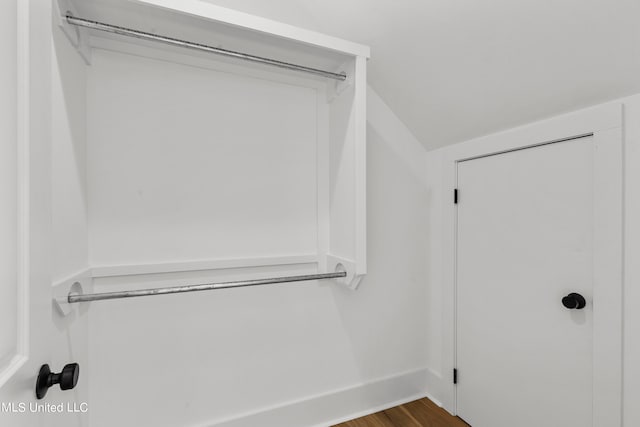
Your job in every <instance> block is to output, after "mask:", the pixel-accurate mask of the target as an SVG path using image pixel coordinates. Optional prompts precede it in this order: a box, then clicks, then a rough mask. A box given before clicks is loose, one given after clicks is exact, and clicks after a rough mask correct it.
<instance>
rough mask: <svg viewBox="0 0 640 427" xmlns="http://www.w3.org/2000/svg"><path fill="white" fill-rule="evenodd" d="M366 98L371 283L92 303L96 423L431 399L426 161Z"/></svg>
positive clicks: (181, 420) (296, 412) (288, 420)
mask: <svg viewBox="0 0 640 427" xmlns="http://www.w3.org/2000/svg"><path fill="white" fill-rule="evenodd" d="M368 97H369V99H368V117H369V120H368V124H369V126H368V157H367V168H368V177H367V178H368V183H367V185H368V192H367V196H368V206H367V209H368V251H369V256H368V262H369V273H368V275H367V276H366V277H365V279H364V280H363V281H362V283H361V285H360V288H359V289H358V290H357V291H355V292H354V291H350V290H347V289H345V288H343V287H340V286H338V285H335V284H329V283H323V284H316V283H307V284H290V285H279V286H271V287H259V288H251V289H239V290H227V291H217V292H214V293H207V294H190V295H180V296H173V297H171V296H169V297H158V298H150V299H133V300H128V301H127V300H123V301H106V302H103V303H94V304H92V305H91V308H90V310H91V316H90V360H91V368H90V380H89V381H90V385H91V426H92V427H101V426H113V425H120V426H140V425H154V426H158V427H162V426H175V425H181V426H196V425H202V426H210V425H225V426H255V425H264V426H269V425H274V426H276V425H277V426H280V425H296V426H298V425H299V426H303V425H315V424H317V425H323V424H326V423H328V422H329V421H330V420H338V419H342V418H349V417H351V416H353V415H356V414H357V413H360V412H362V411H368V410H372V409H375V408H378V407H380V406H381V405H383V406H384V405H389V404H392V403H394V402H395V401H402V400H407V399H413V398H417V397H420V396H422V395H424V393H425V390H424V384H425V375H426V371H425V370H424V368H425V365H426V360H427V357H426V356H427V346H426V341H425V335H424V324H425V323H426V322H427V319H428V313H427V311H426V310H425V299H426V298H427V295H426V288H425V286H424V283H425V281H426V276H427V267H428V266H427V265H426V264H425V262H424V259H425V256H424V254H425V252H426V250H427V244H428V243H427V242H428V240H427V239H428V235H427V233H426V228H425V225H426V224H425V222H424V217H425V215H426V213H427V197H426V192H425V181H424V171H423V168H422V165H423V164H424V161H425V158H424V156H425V152H424V150H423V148H422V146H421V145H420V144H419V142H418V141H417V140H416V139H415V138H414V137H413V136H412V135H411V134H410V133H409V132H408V131H407V129H406V128H405V127H404V126H403V125H402V124H401V123H400V121H399V120H398V119H397V118H396V117H395V116H394V115H393V113H392V112H391V111H390V110H389V109H388V108H387V107H386V105H385V104H384V103H383V102H382V101H381V100H380V98H379V97H378V96H377V95H376V93H375V92H373V91H371V90H370V91H369V93H368ZM242 274H243V272H242V271H239V272H237V275H238V276H239V277H241V276H242ZM189 277H190V278H192V279H193V278H195V277H197V273H194V274H191V275H190V276H189ZM147 280H149V281H150V282H153V281H154V280H155V282H154V283H158V280H159V279H158V278H157V277H156V278H153V277H152V278H148V279H147ZM116 283H117V282H116ZM113 284H114V282H113V281H112V282H107V281H104V280H103V281H102V282H100V281H98V282H97V283H96V287H97V288H96V290H100V289H101V286H104V287H109V286H110V285H113ZM104 287H103V288H102V289H105V288H104Z"/></svg>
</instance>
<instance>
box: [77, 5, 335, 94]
mask: <svg viewBox="0 0 640 427" xmlns="http://www.w3.org/2000/svg"><path fill="white" fill-rule="evenodd" d="M65 17H66V19H67V22H68V23H69V24H71V25H76V26H78V27H84V28H90V29H92V30H98V31H105V32H107V33H113V34H119V35H121V36H128V37H135V38H138V39H142V40H151V41H156V42H161V43H165V44H169V45H172V46H178V47H185V48H188V49H195V50H200V51H204V52H209V53H215V54H217V55H223V56H228V57H231V58H237V59H242V60H244V61H250V62H256V63H259V64H265V65H271V66H274V67H279V68H285V69H287V70H293V71H300V72H303V73H309V74H315V75H317V76H322V77H327V78H330V79H336V80H341V81H344V80H346V79H347V75H346V74H345V73H332V72H331V71H325V70H320V69H318V68H311V67H305V66H304V65H298V64H291V63H289V62H284V61H278V60H276V59H271V58H265V57H262V56H256V55H250V54H248V53H242V52H236V51H233V50H228V49H222V48H219V47H214V46H209V45H206V44H202V43H195V42H190V41H187V40H181V39H176V38H173V37H167V36H160V35H157V34H153V33H147V32H145V31H139V30H133V29H131V28H125V27H119V26H117V25H111V24H105V23H104V22H98V21H91V20H89V19H84V18H78V17H76V16H73V15H71V14H67V15H66V16H65Z"/></svg>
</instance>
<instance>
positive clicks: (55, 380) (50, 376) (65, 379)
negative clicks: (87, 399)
mask: <svg viewBox="0 0 640 427" xmlns="http://www.w3.org/2000/svg"><path fill="white" fill-rule="evenodd" d="M79 375H80V365H78V364H77V363H69V364H67V365H65V367H64V368H62V372H60V373H59V374H54V373H53V372H51V369H49V365H42V367H41V368H40V372H39V373H38V379H37V381H36V397H37V398H38V399H42V398H43V397H44V396H45V395H46V394H47V391H48V390H49V387H51V386H53V385H54V384H60V389H61V390H71V389H72V388H74V387H75V386H76V384H78V376H79Z"/></svg>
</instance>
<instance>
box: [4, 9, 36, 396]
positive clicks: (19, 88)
mask: <svg viewBox="0 0 640 427" xmlns="http://www.w3.org/2000/svg"><path fill="white" fill-rule="evenodd" d="M30 7H31V5H30V2H28V1H17V2H16V9H17V14H16V15H17V16H16V22H17V34H16V38H17V49H16V58H15V60H16V80H17V85H16V113H17V114H16V116H17V127H16V141H15V143H16V145H17V150H16V151H17V158H16V169H17V192H16V194H17V200H16V202H17V203H16V209H17V230H16V234H17V240H16V242H17V248H16V249H17V252H18V253H17V258H18V259H17V264H18V265H17V283H16V284H15V285H16V289H17V298H16V304H17V307H18V310H17V319H16V320H17V322H16V326H17V331H16V352H15V354H14V356H13V357H12V358H11V360H9V361H8V363H7V364H6V365H4V366H0V387H2V386H3V385H4V384H5V383H6V382H7V381H8V380H9V379H11V377H13V375H15V373H16V372H18V370H19V369H20V368H21V367H22V366H23V365H24V364H25V363H26V361H27V360H28V359H29V310H30V304H29V158H30V157H29V147H30V139H29V126H30V103H29V93H30V91H29V78H30V71H29V70H30V67H29V55H30V49H29V42H30V36H29V32H30V22H29V16H30Z"/></svg>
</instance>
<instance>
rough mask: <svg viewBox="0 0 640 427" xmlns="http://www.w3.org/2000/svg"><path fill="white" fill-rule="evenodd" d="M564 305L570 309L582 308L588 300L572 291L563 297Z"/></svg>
mask: <svg viewBox="0 0 640 427" xmlns="http://www.w3.org/2000/svg"><path fill="white" fill-rule="evenodd" d="M562 305H564V306H565V307H566V308H568V309H570V310H581V309H583V308H585V307H586V305H587V300H585V299H584V297H583V296H582V295H580V294H577V293H575V292H572V293H570V294H569V295H567V296H566V297H564V298H562Z"/></svg>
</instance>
